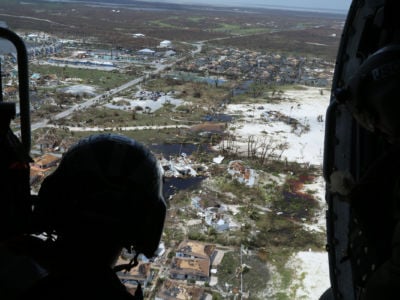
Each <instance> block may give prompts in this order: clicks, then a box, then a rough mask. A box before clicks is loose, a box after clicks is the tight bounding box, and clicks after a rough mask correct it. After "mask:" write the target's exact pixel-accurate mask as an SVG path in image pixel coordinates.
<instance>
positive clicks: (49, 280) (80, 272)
mask: <svg viewBox="0 0 400 300" xmlns="http://www.w3.org/2000/svg"><path fill="white" fill-rule="evenodd" d="M25 299H37V300H39V299H40V300H50V299H59V300H64V299H65V300H67V299H68V300H70V299H96V300H103V299H104V300H109V299H113V300H132V299H136V298H135V297H134V296H133V295H131V294H130V293H129V292H128V290H127V289H126V287H125V285H123V284H122V282H121V281H120V280H119V279H118V277H117V276H116V275H115V273H114V272H112V270H111V269H110V270H108V269H107V268H97V267H96V268H90V267H88V266H76V267H65V268H59V269H58V270H56V271H54V272H53V273H51V274H49V275H48V276H47V277H46V278H43V279H42V280H40V281H39V282H38V283H37V284H36V285H35V286H34V287H33V288H32V289H30V290H29V291H27V292H26V293H25V294H24V297H23V298H22V299H21V300H25Z"/></svg>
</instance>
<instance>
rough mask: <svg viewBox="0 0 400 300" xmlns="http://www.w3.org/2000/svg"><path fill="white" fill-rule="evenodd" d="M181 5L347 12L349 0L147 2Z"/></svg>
mask: <svg viewBox="0 0 400 300" xmlns="http://www.w3.org/2000/svg"><path fill="white" fill-rule="evenodd" d="M147 1H149V2H153V1H156V2H172V3H182V4H195V3H197V4H214V5H229V6H247V7H268V6H277V7H278V6H287V7H293V8H296V7H298V8H308V9H330V10H341V11H347V10H348V8H349V7H350V4H351V0H147Z"/></svg>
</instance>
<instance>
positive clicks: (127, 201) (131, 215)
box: [34, 134, 166, 257]
mask: <svg viewBox="0 0 400 300" xmlns="http://www.w3.org/2000/svg"><path fill="white" fill-rule="evenodd" d="M165 213H166V204H165V201H164V199H163V196H162V178H161V168H160V166H159V164H158V162H157V160H156V158H155V157H154V156H153V155H152V154H151V152H150V151H149V150H148V149H146V148H145V147H144V146H143V145H141V144H140V143H138V142H136V141H135V140H133V139H129V138H126V137H124V136H119V135H115V134H98V135H92V136H90V137H88V138H84V139H82V140H80V141H79V142H78V143H77V144H76V145H74V146H73V147H71V149H70V150H69V151H67V152H66V153H65V155H64V156H63V158H62V160H61V162H60V164H59V166H58V168H57V169H56V170H55V171H54V173H52V174H51V175H49V176H48V177H47V178H46V179H45V180H44V181H43V183H42V186H41V188H40V191H39V199H38V202H37V203H36V205H35V207H34V214H35V215H36V217H37V218H36V219H39V220H41V221H40V224H42V225H41V226H38V231H40V230H43V231H46V232H55V233H56V234H57V235H60V236H62V235H68V234H75V233H77V232H81V231H83V232H84V233H85V234H87V235H96V234H97V235H112V239H113V240H115V242H116V243H120V244H121V246H124V247H126V248H127V249H130V248H131V247H133V249H134V250H135V252H136V253H143V254H144V255H146V256H147V257H152V256H154V253H155V251H156V250H157V248H158V245H159V242H160V238H161V234H162V230H163V226H164V220H165ZM43 225H44V226H43ZM99 231H102V232H99Z"/></svg>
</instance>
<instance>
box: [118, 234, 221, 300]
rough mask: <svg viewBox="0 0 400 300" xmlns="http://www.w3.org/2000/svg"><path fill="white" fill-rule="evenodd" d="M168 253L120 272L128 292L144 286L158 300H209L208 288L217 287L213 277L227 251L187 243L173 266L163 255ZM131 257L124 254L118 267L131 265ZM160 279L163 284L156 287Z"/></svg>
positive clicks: (191, 242)
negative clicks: (207, 285) (207, 286)
mask: <svg viewBox="0 0 400 300" xmlns="http://www.w3.org/2000/svg"><path fill="white" fill-rule="evenodd" d="M164 250H165V249H164ZM164 253H166V252H165V251H163V252H162V253H161V254H159V255H158V257H157V258H156V259H155V260H154V261H153V262H150V261H149V260H148V259H146V258H145V257H141V258H140V259H139V264H138V266H136V267H135V268H132V269H131V270H129V271H120V272H117V275H118V277H119V279H120V280H121V281H122V282H123V283H124V285H125V286H126V287H127V289H128V291H129V292H130V293H132V294H134V292H135V290H136V288H137V286H138V284H139V283H140V285H141V286H142V288H147V291H148V292H150V293H153V294H155V298H154V299H157V300H172V299H193V300H200V299H202V300H204V299H208V297H210V295H209V296H208V297H207V293H206V292H205V289H204V287H205V285H206V283H208V284H209V285H212V284H213V282H214V284H216V282H217V280H216V278H213V279H212V278H211V277H214V275H213V274H215V273H216V272H217V267H218V265H219V264H220V263H221V260H222V258H223V256H224V252H223V251H219V250H217V248H216V246H215V245H213V244H204V243H200V242H196V241H189V240H185V241H182V242H181V243H180V244H179V246H178V247H177V249H176V252H175V255H174V256H173V257H172V259H171V263H170V264H169V265H165V264H163V262H164V261H165V260H162V259H161V256H162V254H164ZM130 255H131V254H128V253H126V252H124V253H123V254H122V255H121V256H120V257H119V259H118V261H117V263H116V265H124V264H127V263H128V262H129V260H130V259H131V256H130ZM159 261H160V263H159ZM159 278H160V279H161V281H160V282H161V285H156V283H157V281H158V279H159ZM209 299H210V300H211V297H210V298H209Z"/></svg>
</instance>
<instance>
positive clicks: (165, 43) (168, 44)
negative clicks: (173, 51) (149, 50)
mask: <svg viewBox="0 0 400 300" xmlns="http://www.w3.org/2000/svg"><path fill="white" fill-rule="evenodd" d="M171 46H172V42H171V41H169V40H164V41H162V42H160V48H171Z"/></svg>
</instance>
